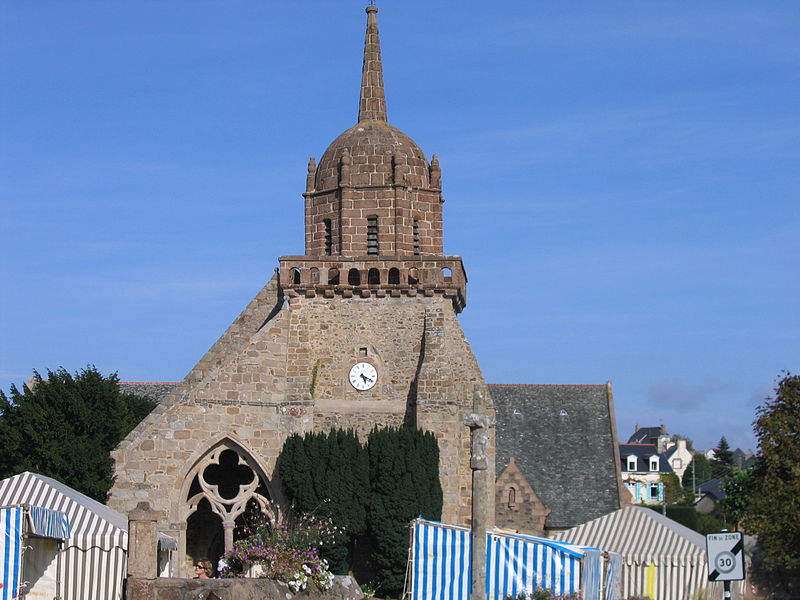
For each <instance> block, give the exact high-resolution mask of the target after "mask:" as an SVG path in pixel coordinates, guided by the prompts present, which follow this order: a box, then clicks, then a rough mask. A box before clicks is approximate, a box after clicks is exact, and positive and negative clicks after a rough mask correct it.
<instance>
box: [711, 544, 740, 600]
mask: <svg viewBox="0 0 800 600" xmlns="http://www.w3.org/2000/svg"><path fill="white" fill-rule="evenodd" d="M706 554H707V555H708V580H709V581H722V582H723V585H724V587H725V594H724V596H723V597H724V598H725V600H728V599H729V598H730V597H731V581H738V580H742V579H744V539H743V538H742V533H741V532H740V531H722V532H720V533H709V534H707V535H706Z"/></svg>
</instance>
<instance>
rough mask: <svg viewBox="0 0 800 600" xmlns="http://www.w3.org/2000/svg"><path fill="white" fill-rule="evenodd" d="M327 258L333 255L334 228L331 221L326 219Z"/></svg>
mask: <svg viewBox="0 0 800 600" xmlns="http://www.w3.org/2000/svg"><path fill="white" fill-rule="evenodd" d="M323 222H324V223H325V256H331V255H332V254H333V228H332V225H331V220H330V219H325V221H323Z"/></svg>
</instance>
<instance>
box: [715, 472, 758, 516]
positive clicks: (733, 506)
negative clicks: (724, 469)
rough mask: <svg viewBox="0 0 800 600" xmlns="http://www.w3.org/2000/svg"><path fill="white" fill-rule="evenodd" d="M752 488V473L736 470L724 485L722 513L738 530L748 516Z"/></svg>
mask: <svg viewBox="0 0 800 600" xmlns="http://www.w3.org/2000/svg"><path fill="white" fill-rule="evenodd" d="M752 487H753V474H752V472H751V471H742V470H740V469H734V470H733V473H732V474H731V477H730V479H729V480H728V481H726V482H725V483H723V484H722V491H724V492H725V499H724V500H723V501H722V511H723V512H724V513H725V516H726V517H727V520H728V521H730V523H731V524H732V525H733V526H734V528H735V529H736V530H738V529H739V527H738V525H739V523H740V522H741V521H742V519H744V518H745V517H746V516H747V514H748V509H749V503H750V495H751V494H752Z"/></svg>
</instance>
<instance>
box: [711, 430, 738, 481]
mask: <svg viewBox="0 0 800 600" xmlns="http://www.w3.org/2000/svg"><path fill="white" fill-rule="evenodd" d="M731 473H733V452H731V447H730V445H729V444H728V440H726V439H725V436H724V435H723V436H722V438H721V439H720V440H719V443H718V444H717V448H716V449H715V450H714V458H713V459H711V478H712V479H718V478H720V477H730V475H731Z"/></svg>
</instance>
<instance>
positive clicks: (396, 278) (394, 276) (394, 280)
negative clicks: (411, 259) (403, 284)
mask: <svg viewBox="0 0 800 600" xmlns="http://www.w3.org/2000/svg"><path fill="white" fill-rule="evenodd" d="M389 283H390V284H392V285H399V284H400V270H399V269H397V268H396V267H392V268H391V269H389Z"/></svg>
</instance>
